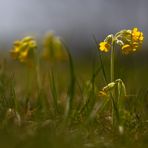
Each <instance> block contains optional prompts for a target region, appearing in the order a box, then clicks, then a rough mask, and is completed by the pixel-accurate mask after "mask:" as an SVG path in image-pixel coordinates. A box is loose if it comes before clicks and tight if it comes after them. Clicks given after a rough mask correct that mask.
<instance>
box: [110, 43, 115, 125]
mask: <svg viewBox="0 0 148 148" xmlns="http://www.w3.org/2000/svg"><path fill="white" fill-rule="evenodd" d="M110 60H111V61H110V78H111V82H113V81H114V64H115V49H114V41H113V42H112V45H111V59H110ZM114 97H115V92H114V91H113V92H112V93H111V98H112V124H113V126H114V123H115V121H114V120H115V119H114V118H115V117H114V111H115V108H114Z"/></svg>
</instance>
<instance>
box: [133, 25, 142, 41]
mask: <svg viewBox="0 0 148 148" xmlns="http://www.w3.org/2000/svg"><path fill="white" fill-rule="evenodd" d="M143 39H144V37H143V33H142V32H140V31H139V30H138V28H133V30H132V40H133V42H142V41H143Z"/></svg>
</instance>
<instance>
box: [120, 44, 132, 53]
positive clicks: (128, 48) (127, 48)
mask: <svg viewBox="0 0 148 148" xmlns="http://www.w3.org/2000/svg"><path fill="white" fill-rule="evenodd" d="M132 51H133V49H132V47H131V45H129V44H125V45H123V46H122V53H123V54H129V53H131V52H132Z"/></svg>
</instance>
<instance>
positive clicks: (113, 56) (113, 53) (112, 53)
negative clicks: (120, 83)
mask: <svg viewBox="0 0 148 148" xmlns="http://www.w3.org/2000/svg"><path fill="white" fill-rule="evenodd" d="M110 62H111V64H110V74H111V75H110V76H111V82H113V81H114V64H115V49H114V43H112V46H111V61H110Z"/></svg>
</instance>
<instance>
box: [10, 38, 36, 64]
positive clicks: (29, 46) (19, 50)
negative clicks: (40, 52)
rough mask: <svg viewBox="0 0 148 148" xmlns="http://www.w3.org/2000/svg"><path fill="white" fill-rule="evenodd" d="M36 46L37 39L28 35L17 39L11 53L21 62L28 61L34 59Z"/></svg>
mask: <svg viewBox="0 0 148 148" xmlns="http://www.w3.org/2000/svg"><path fill="white" fill-rule="evenodd" d="M36 47H37V44H36V41H35V40H34V39H33V38H32V37H30V36H28V37H25V38H23V39H22V40H18V41H15V42H14V44H13V48H12V49H11V51H10V53H11V56H12V58H13V59H15V60H18V61H20V62H28V61H30V60H33V59H34V51H35V49H36Z"/></svg>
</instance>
